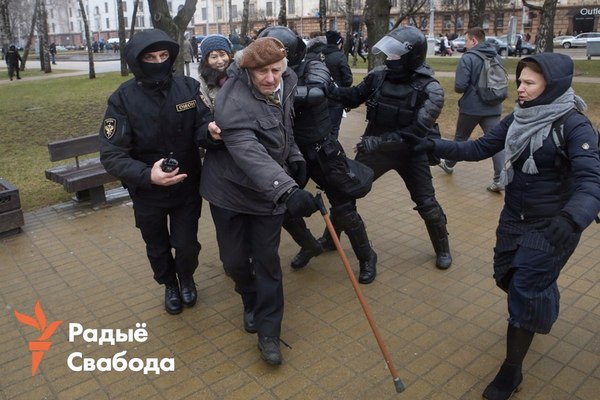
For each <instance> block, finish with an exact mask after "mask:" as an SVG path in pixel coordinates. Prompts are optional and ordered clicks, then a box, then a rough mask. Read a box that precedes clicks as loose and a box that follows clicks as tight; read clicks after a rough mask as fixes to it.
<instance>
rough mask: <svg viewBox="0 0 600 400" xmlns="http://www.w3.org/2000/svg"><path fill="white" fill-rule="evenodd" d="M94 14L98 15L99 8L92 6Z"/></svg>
mask: <svg viewBox="0 0 600 400" xmlns="http://www.w3.org/2000/svg"><path fill="white" fill-rule="evenodd" d="M94 15H100V8H99V7H94Z"/></svg>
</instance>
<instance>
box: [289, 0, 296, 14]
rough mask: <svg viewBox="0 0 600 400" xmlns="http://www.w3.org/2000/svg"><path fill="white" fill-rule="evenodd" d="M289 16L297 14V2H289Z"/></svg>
mask: <svg viewBox="0 0 600 400" xmlns="http://www.w3.org/2000/svg"><path fill="white" fill-rule="evenodd" d="M287 6H288V11H287V12H288V14H296V2H295V1H294V0H287Z"/></svg>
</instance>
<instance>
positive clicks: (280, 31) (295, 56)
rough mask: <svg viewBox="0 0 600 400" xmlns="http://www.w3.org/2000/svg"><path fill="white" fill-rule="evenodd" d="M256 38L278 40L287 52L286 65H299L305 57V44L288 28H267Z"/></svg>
mask: <svg viewBox="0 0 600 400" xmlns="http://www.w3.org/2000/svg"><path fill="white" fill-rule="evenodd" d="M258 37H274V38H275V39H279V41H280V42H281V43H283V45H284V46H285V49H286V50H287V59H288V65H289V66H290V67H292V66H294V65H297V64H300V62H301V61H302V60H303V59H304V56H305V55H306V44H305V43H304V40H302V39H301V38H299V37H298V35H296V34H295V33H294V32H293V31H292V30H291V29H290V28H288V27H285V26H269V27H268V28H265V29H263V30H262V31H261V32H260V33H259V34H258Z"/></svg>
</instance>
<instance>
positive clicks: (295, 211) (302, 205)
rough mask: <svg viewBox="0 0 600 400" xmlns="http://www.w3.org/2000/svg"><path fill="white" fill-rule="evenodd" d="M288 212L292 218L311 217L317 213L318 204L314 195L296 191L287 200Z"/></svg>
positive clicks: (300, 190) (299, 190)
mask: <svg viewBox="0 0 600 400" xmlns="http://www.w3.org/2000/svg"><path fill="white" fill-rule="evenodd" d="M285 205H286V206H287V212H288V214H289V215H290V216H291V217H292V218H300V217H310V216H311V215H312V214H313V213H314V212H315V211H317V202H316V201H315V198H314V197H313V195H312V194H310V193H309V192H307V191H306V190H303V189H296V190H294V191H293V192H292V193H290V194H289V195H288V197H287V198H286V199H285Z"/></svg>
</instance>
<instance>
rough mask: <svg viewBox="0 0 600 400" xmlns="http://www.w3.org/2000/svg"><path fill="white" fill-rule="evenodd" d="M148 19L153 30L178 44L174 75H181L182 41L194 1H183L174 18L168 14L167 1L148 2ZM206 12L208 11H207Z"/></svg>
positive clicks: (150, 0)
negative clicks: (163, 32) (158, 30)
mask: <svg viewBox="0 0 600 400" xmlns="http://www.w3.org/2000/svg"><path fill="white" fill-rule="evenodd" d="M148 7H149V8H150V17H151V18H152V24H153V25H154V27H155V28H157V29H160V30H162V31H165V32H166V33H167V35H169V36H170V37H171V38H172V39H173V40H175V41H177V43H179V49H180V51H179V55H178V56H177V59H176V60H175V64H174V67H175V73H176V74H180V75H183V64H184V62H183V48H184V47H183V41H184V40H186V39H185V37H184V34H185V30H186V29H187V25H188V24H189V22H190V21H191V20H192V17H193V16H194V13H195V12H196V0H185V4H184V5H183V7H182V8H181V9H180V10H179V12H178V13H177V15H175V17H174V18H172V17H171V13H170V12H169V4H168V3H167V0H148ZM207 12H208V10H207Z"/></svg>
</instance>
